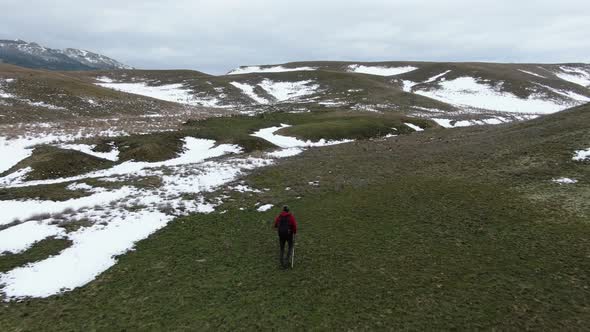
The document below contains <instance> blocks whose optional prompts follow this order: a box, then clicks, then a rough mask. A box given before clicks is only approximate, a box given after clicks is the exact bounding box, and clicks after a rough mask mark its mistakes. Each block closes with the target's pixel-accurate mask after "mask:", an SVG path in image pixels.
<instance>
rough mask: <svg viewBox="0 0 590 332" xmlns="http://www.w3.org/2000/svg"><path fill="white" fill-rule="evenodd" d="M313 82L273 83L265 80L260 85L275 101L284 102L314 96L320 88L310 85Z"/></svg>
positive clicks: (316, 85)
mask: <svg viewBox="0 0 590 332" xmlns="http://www.w3.org/2000/svg"><path fill="white" fill-rule="evenodd" d="M312 83H313V81H311V80H307V81H298V82H274V81H272V80H269V79H265V80H264V81H262V82H261V83H260V84H258V85H259V86H260V87H262V88H263V89H264V90H265V91H266V92H267V93H268V94H270V95H271V96H273V97H275V98H276V100H277V101H285V100H292V99H298V98H301V97H305V96H308V95H311V94H314V93H315V92H316V91H317V89H318V88H319V87H320V86H319V85H318V84H312Z"/></svg>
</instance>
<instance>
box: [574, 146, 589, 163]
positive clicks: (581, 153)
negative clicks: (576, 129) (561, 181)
mask: <svg viewBox="0 0 590 332" xmlns="http://www.w3.org/2000/svg"><path fill="white" fill-rule="evenodd" d="M572 159H573V160H575V161H584V160H587V159H590V148H588V149H586V150H578V151H575V152H574V157H573V158H572Z"/></svg>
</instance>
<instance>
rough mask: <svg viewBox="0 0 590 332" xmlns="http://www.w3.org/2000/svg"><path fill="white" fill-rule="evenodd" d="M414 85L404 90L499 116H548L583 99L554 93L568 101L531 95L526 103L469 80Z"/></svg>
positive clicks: (467, 78) (498, 90)
mask: <svg viewBox="0 0 590 332" xmlns="http://www.w3.org/2000/svg"><path fill="white" fill-rule="evenodd" d="M425 83H430V82H428V81H427V82H425ZM418 84H419V83H418ZM418 84H417V83H413V82H408V81H406V82H404V89H405V90H406V91H412V92H414V93H416V94H419V95H423V96H426V97H429V98H432V99H437V100H440V101H443V102H445V103H449V104H452V105H457V106H460V107H473V108H482V109H488V110H494V111H501V112H516V113H535V114H549V113H555V112H558V111H561V110H563V109H566V108H568V107H573V106H576V105H579V104H580V102H581V100H580V99H584V98H586V97H584V96H581V95H577V94H576V95H572V94H569V95H568V94H567V93H565V92H559V91H557V93H558V94H561V95H563V96H565V97H568V98H569V99H570V100H569V101H563V100H555V99H551V98H549V97H547V96H545V95H542V94H531V95H530V96H529V97H528V98H526V99H525V98H519V97H518V96H516V95H514V94H512V93H509V92H505V91H501V89H500V86H495V87H493V86H490V85H488V84H486V83H482V82H480V81H478V80H476V79H475V78H473V77H459V78H456V79H454V80H449V81H447V80H444V79H443V80H441V81H440V82H439V83H438V87H435V88H432V87H420V86H419V85H418ZM586 99H587V98H586Z"/></svg>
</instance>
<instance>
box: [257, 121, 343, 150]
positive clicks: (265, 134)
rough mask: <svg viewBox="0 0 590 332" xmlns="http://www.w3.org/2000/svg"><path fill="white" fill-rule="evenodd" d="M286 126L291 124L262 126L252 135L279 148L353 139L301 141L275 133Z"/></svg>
mask: <svg viewBox="0 0 590 332" xmlns="http://www.w3.org/2000/svg"><path fill="white" fill-rule="evenodd" d="M288 127H291V126H290V125H286V124H281V126H280V127H270V128H264V129H260V130H258V131H257V132H255V133H254V134H252V136H255V137H260V138H262V139H265V140H267V141H269V142H271V143H272V144H274V145H276V146H278V147H281V148H296V147H318V146H327V145H335V144H342V143H349V142H352V141H353V140H346V139H345V140H339V141H327V140H325V139H321V140H319V141H317V142H312V141H310V140H308V141H303V140H300V139H298V138H295V137H289V136H282V135H276V134H275V132H276V131H278V130H280V129H283V128H288Z"/></svg>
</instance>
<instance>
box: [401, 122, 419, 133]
mask: <svg viewBox="0 0 590 332" xmlns="http://www.w3.org/2000/svg"><path fill="white" fill-rule="evenodd" d="M404 124H405V125H406V126H408V127H410V128H412V129H414V130H415V131H424V129H422V128H420V127H418V126H416V125H415V124H412V123H408V122H404Z"/></svg>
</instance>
